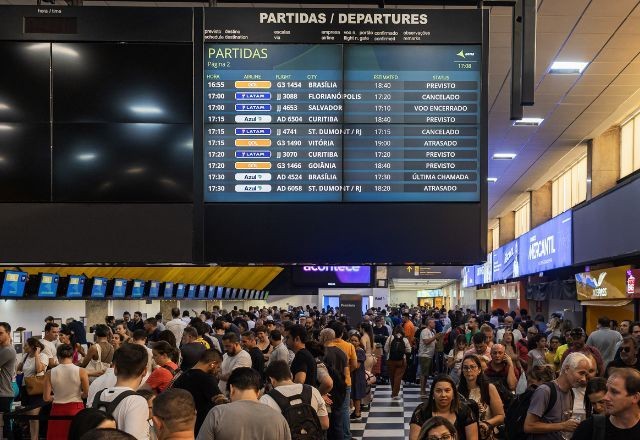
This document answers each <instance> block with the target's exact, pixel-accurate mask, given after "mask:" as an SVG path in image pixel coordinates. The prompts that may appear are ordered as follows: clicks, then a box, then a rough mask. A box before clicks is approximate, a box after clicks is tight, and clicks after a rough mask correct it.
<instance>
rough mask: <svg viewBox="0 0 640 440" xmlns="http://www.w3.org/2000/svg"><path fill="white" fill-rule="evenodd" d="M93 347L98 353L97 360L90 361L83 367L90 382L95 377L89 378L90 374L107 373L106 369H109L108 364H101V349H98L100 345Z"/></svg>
mask: <svg viewBox="0 0 640 440" xmlns="http://www.w3.org/2000/svg"><path fill="white" fill-rule="evenodd" d="M95 346H96V350H97V351H98V360H95V359H91V360H90V361H89V363H88V364H87V366H86V367H85V370H87V373H89V376H90V379H89V380H90V381H92V380H94V379H95V376H91V373H94V372H98V373H104V372H105V371H107V368H109V365H108V364H106V363H105V362H102V347H100V344H95Z"/></svg>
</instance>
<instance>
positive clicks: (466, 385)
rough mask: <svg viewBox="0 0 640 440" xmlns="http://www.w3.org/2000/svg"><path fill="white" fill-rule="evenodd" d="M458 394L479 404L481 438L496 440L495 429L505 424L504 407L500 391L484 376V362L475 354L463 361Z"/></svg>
mask: <svg viewBox="0 0 640 440" xmlns="http://www.w3.org/2000/svg"><path fill="white" fill-rule="evenodd" d="M458 392H459V393H460V395H462V396H464V397H465V398H466V399H471V400H473V401H474V402H476V403H477V404H478V408H479V409H480V420H479V422H478V426H479V428H480V438H481V439H493V438H495V433H496V431H495V427H497V426H499V425H501V424H502V423H503V422H504V407H503V404H502V399H501V398H500V394H499V393H498V389H497V388H496V386H495V385H494V384H492V383H489V381H488V380H487V378H486V377H485V376H484V374H483V373H482V362H481V361H480V358H479V357H478V356H476V355H474V354H469V355H466V356H465V357H464V359H463V361H462V377H461V378H460V383H459V384H458Z"/></svg>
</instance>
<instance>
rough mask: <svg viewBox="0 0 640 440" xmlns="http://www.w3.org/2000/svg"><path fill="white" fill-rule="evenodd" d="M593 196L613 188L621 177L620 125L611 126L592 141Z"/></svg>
mask: <svg viewBox="0 0 640 440" xmlns="http://www.w3.org/2000/svg"><path fill="white" fill-rule="evenodd" d="M590 152H591V158H590V159H591V161H590V162H591V196H592V197H595V196H597V195H598V194H602V193H603V192H605V191H607V190H608V189H611V188H613V187H614V186H615V185H616V182H617V181H618V179H619V178H620V127H619V126H615V127H611V128H610V129H609V130H607V131H605V132H604V133H602V134H601V135H600V136H598V137H596V138H594V139H593V141H592V142H591V148H590Z"/></svg>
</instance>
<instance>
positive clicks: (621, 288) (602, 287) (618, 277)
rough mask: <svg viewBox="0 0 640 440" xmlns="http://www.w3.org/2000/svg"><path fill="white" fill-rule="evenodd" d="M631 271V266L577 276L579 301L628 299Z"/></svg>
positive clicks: (594, 271) (610, 268)
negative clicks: (629, 272)
mask: <svg viewBox="0 0 640 440" xmlns="http://www.w3.org/2000/svg"><path fill="white" fill-rule="evenodd" d="M629 269H631V266H619V267H609V268H607V269H602V270H592V271H591V272H583V273H578V274H576V290H577V292H578V301H588V300H606V299H627V298H628V297H627V271H628V270H629Z"/></svg>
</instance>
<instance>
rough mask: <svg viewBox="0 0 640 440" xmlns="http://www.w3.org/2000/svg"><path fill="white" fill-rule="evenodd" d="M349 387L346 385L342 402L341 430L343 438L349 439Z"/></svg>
mask: <svg viewBox="0 0 640 440" xmlns="http://www.w3.org/2000/svg"><path fill="white" fill-rule="evenodd" d="M350 402H351V387H347V393H346V394H345V397H344V402H343V403H342V432H343V433H344V440H351V420H350V418H349V417H350V416H351V414H350V412H349V409H350V406H351V403H350Z"/></svg>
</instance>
